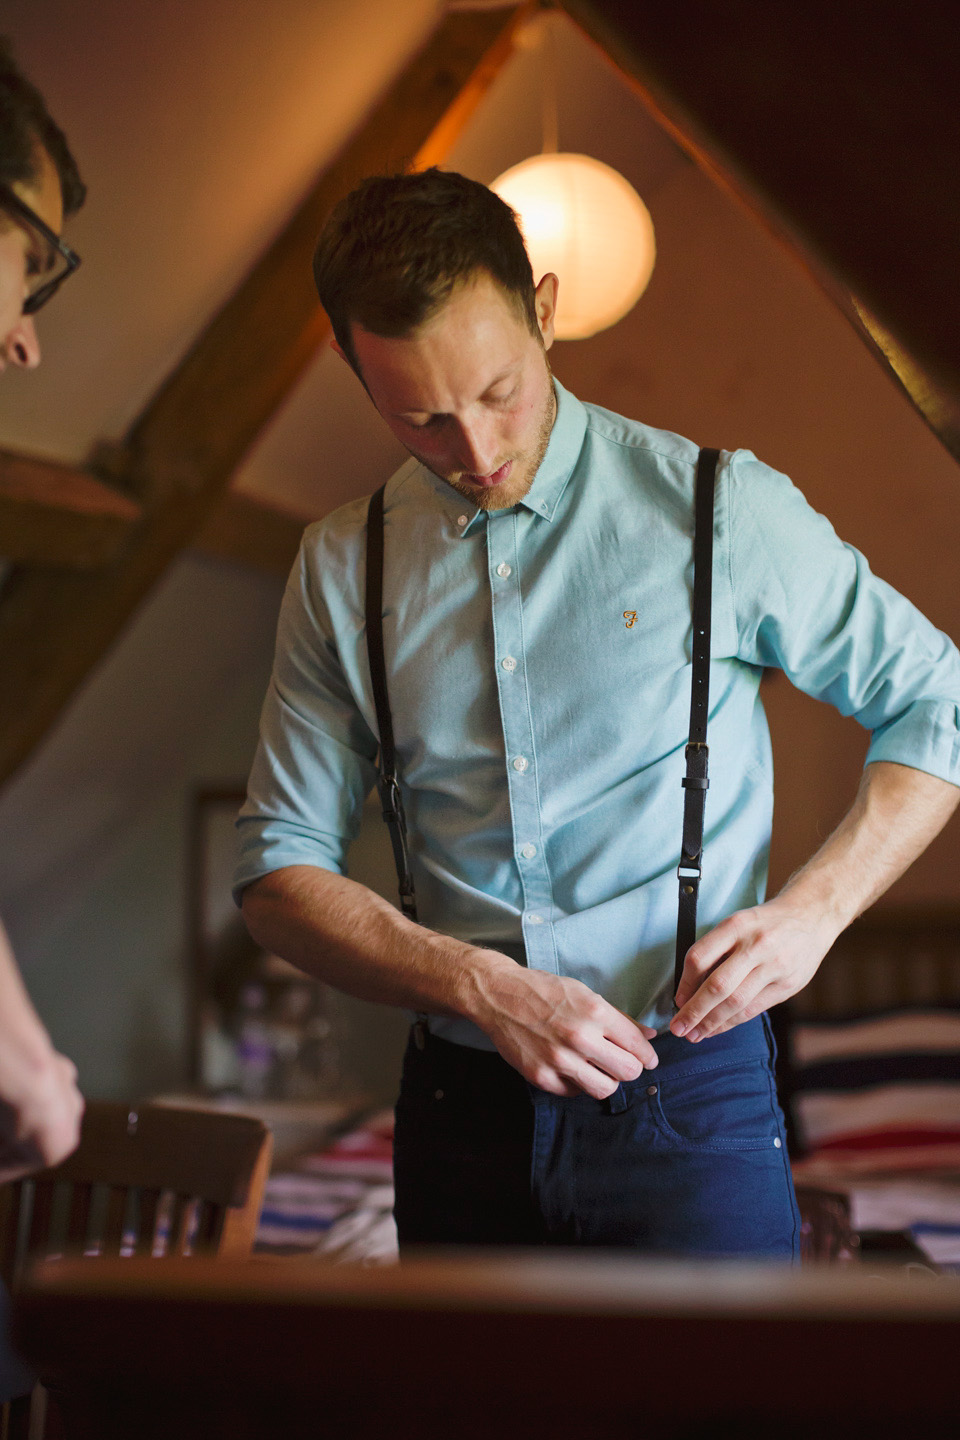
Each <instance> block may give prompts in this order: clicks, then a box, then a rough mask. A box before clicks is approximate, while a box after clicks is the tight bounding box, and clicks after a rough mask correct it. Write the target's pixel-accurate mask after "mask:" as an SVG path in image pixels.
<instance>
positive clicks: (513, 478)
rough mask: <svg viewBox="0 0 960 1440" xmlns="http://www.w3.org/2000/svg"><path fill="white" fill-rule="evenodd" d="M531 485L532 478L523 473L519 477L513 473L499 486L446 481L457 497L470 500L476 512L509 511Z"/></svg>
mask: <svg viewBox="0 0 960 1440" xmlns="http://www.w3.org/2000/svg"><path fill="white" fill-rule="evenodd" d="M532 483H533V477H532V476H530V475H529V474H528V473H527V472H525V471H524V472H522V473H521V474H519V475H518V474H517V473H516V471H514V472H513V473H512V474H510V475H508V476H507V478H506V480H503V481H502V482H501V483H500V484H499V485H471V484H470V482H469V481H468V480H461V479H460V478H459V477H457V478H456V479H450V480H448V481H447V484H448V485H452V486H453V488H454V490H456V492H457V494H458V495H462V496H463V497H464V498H465V499H466V500H472V502H473V503H474V505H476V507H477V509H478V510H509V509H510V507H511V506H512V505H517V504H519V502H520V501H521V500H522V499H523V497H524V496H525V495H526V493H527V491H528V490H529V489H530V486H531V485H532Z"/></svg>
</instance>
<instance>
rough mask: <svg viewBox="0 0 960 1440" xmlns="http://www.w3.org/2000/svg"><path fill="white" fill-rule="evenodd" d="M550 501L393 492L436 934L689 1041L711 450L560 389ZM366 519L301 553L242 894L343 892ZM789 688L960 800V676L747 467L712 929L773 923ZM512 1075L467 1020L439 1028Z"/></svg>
mask: <svg viewBox="0 0 960 1440" xmlns="http://www.w3.org/2000/svg"><path fill="white" fill-rule="evenodd" d="M556 390H557V396H558V402H559V403H558V413H557V419H556V423H555V425H554V428H553V432H552V435H551V438H550V444H549V447H548V449H547V453H546V456H545V457H544V460H543V463H542V464H541V466H540V469H539V471H538V473H537V476H536V479H535V481H534V483H533V486H532V487H531V489H530V491H529V493H528V495H527V496H526V498H525V499H524V500H523V501H521V502H520V503H519V504H518V505H516V506H514V507H513V508H512V509H509V510H502V511H496V512H493V513H491V514H485V513H484V512H482V511H478V510H475V509H474V507H473V505H472V504H471V503H470V502H469V501H467V500H464V499H463V498H462V497H461V496H460V495H458V494H457V493H456V492H455V491H454V490H452V489H451V488H450V486H448V485H447V484H446V483H444V482H443V481H442V480H439V479H437V478H436V476H434V475H433V474H431V472H430V471H429V470H427V469H426V468H425V467H424V466H423V465H421V464H419V463H418V462H417V461H415V460H410V461H409V462H408V463H407V464H406V465H404V466H403V467H402V468H401V469H400V470H399V471H398V472H397V473H396V474H395V475H394V476H393V477H392V479H391V480H390V482H389V483H388V485H387V491H386V522H385V523H386V541H385V544H386V563H385V578H384V641H385V648H386V656H387V675H388V685H389V691H390V700H391V708H392V711H393V716H394V729H395V733H396V742H397V753H398V762H399V767H400V774H401V778H402V783H403V794H404V801H405V805H406V813H407V821H408V825H409V832H410V841H411V849H412V855H413V871H414V878H415V881H416V890H417V901H418V906H419V915H420V919H421V920H422V921H423V922H424V923H425V924H426V925H428V926H430V927H431V928H433V929H435V930H439V931H442V932H443V933H445V934H449V935H453V936H457V937H459V938H461V939H469V940H479V941H483V942H484V943H485V944H488V945H491V946H494V947H496V948H499V949H502V950H504V951H506V953H507V954H509V955H512V956H513V957H514V958H515V959H518V960H521V961H523V960H524V958H525V961H526V963H527V964H528V965H530V966H531V967H533V968H536V969H540V970H548V971H551V972H554V973H556V974H560V975H567V976H574V977H576V978H577V979H579V980H582V981H584V982H585V984H587V985H589V986H590V987H591V988H592V989H594V990H596V991H598V992H599V993H600V994H602V995H604V996H605V997H606V998H607V999H608V1000H610V1001H611V1002H612V1003H613V1004H614V1005H616V1006H618V1007H619V1008H620V1009H622V1010H624V1011H626V1012H627V1013H628V1014H630V1015H632V1016H634V1017H635V1018H637V1019H638V1020H644V1021H646V1022H647V1023H650V1024H655V1025H657V1026H658V1028H663V1027H664V1026H665V1025H666V1024H667V1023H668V1020H669V1016H670V1014H671V988H672V987H671V978H672V969H673V951H674V944H675V935H676V923H677V877H676V870H677V864H678V861H679V852H680V834H681V817H682V809H683V791H682V788H681V784H680V780H681V776H682V775H683V773H684V757H683V752H684V745H685V742H686V739H687V728H688V722H689V705H690V642H691V621H690V607H691V590H692V578H693V562H692V533H693V481H694V471H695V466H696V460H697V447H696V446H695V445H694V444H692V443H691V441H689V440H684V439H682V438H680V437H679V436H676V435H671V434H668V433H666V432H664V431H660V430H652V429H650V428H648V427H647V426H644V425H640V424H638V423H636V422H635V421H632V420H626V419H623V418H622V417H621V416H619V415H614V414H612V413H610V412H609V411H607V410H602V409H600V408H599V407H597V406H595V405H584V404H581V403H580V402H579V401H578V400H576V399H575V398H574V397H573V396H572V395H570V394H569V393H568V392H567V391H565V390H564V389H563V388H562V386H560V385H559V384H557V386H556ZM365 525H366V501H363V500H358V501H355V502H354V503H352V504H349V505H346V506H344V507H343V508H342V509H340V510H337V511H336V512H335V513H334V514H332V515H331V516H329V517H328V518H327V519H326V520H323V521H321V522H320V523H319V524H316V525H312V526H311V527H310V528H309V529H308V530H307V531H306V534H305V535H304V539H303V544H302V546H301V549H300V555H299V557H298V560H297V562H296V564H295V566H294V569H293V572H292V574H291V576H290V581H289V584H288V587H287V592H286V596H285V598H284V602H283V607H282V611H281V616H280V625H279V633H278V641H277V655H276V662H275V666H274V673H273V678H272V681H271V684H270V689H269V692H268V694H267V698H266V702H265V705H264V710H263V719H262V727H261V741H260V746H259V749H258V752H257V756H256V760H255V762H254V766H253V772H252V774H251V777H250V787H249V798H248V801H247V803H246V805H245V806H244V808H243V810H242V811H241V816H240V820H239V822H238V824H239V831H240V841H241V860H240V865H239V870H238V873H237V893H238V894H239V892H240V890H242V888H243V887H244V886H245V885H248V884H249V883H250V882H251V881H252V880H254V879H256V878H257V877H258V876H261V875H263V874H265V873H267V872H269V871H272V870H277V869H279V868H281V867H282V866H286V865H317V866H320V867H322V868H324V869H327V870H332V871H336V872H339V873H344V870H345V857H346V853H347V848H348V846H349V844H350V841H351V839H352V838H353V836H354V835H355V833H356V831H357V828H358V825H359V821H360V814H361V809H362V806H363V801H364V797H365V796H366V795H367V794H368V792H369V790H370V788H371V786H372V784H373V782H374V776H375V758H376V752H377V731H376V718H375V710H374V703H373V696H372V692H371V685H370V673H369V668H368V664H367V656H366V637H365V625H364V575H365V559H364V544H365ZM765 666H778V667H780V668H781V669H783V670H784V671H785V672H786V674H787V675H788V677H789V678H790V680H791V681H792V682H793V683H794V684H795V685H797V686H799V687H800V689H802V690H805V691H807V692H808V693H809V694H811V695H816V696H818V697H819V698H821V699H823V700H827V701H829V702H830V703H831V704H832V705H835V706H836V708H837V709H838V710H840V711H841V712H842V713H843V714H845V715H853V716H854V717H855V718H856V719H857V720H858V721H859V722H860V723H861V724H862V725H864V726H865V727H866V728H867V729H868V730H870V731H872V732H873V735H872V740H871V743H870V749H869V753H868V756H867V759H868V761H871V760H895V761H898V762H900V763H901V764H905V765H910V766H913V767H915V768H916V769H920V770H926V771H929V772H930V773H931V774H933V775H938V776H940V777H942V778H943V779H946V780H950V781H952V782H953V783H954V784H960V733H958V732H960V655H958V653H957V650H956V648H955V647H954V646H953V644H952V643H951V642H950V640H949V639H948V638H947V637H946V636H945V635H943V634H942V633H941V632H940V631H938V630H936V629H935V628H934V627H933V626H932V625H931V624H930V623H929V621H927V620H926V619H925V618H924V617H923V616H922V615H921V614H920V613H919V611H917V610H916V609H915V608H914V607H913V606H912V605H911V604H910V603H909V602H908V601H907V600H905V599H904V598H903V597H902V596H901V595H899V594H897V592H896V591H894V590H892V589H891V588H890V587H889V586H888V585H886V584H884V582H883V581H882V580H878V579H877V578H876V577H875V576H874V575H873V574H872V573H871V571H870V568H869V566H868V565H867V562H866V560H865V559H864V558H863V556H862V555H860V554H859V553H858V552H857V551H856V550H854V549H853V548H852V547H850V546H849V545H844V544H843V543H842V542H841V541H840V540H839V539H838V538H837V536H836V535H835V533H834V531H833V529H832V527H831V526H830V524H829V522H828V521H827V520H826V519H824V517H823V516H821V515H818V514H817V513H816V512H815V511H813V510H812V509H811V508H810V506H809V505H808V504H807V502H806V501H805V500H804V498H803V496H802V495H801V494H800V493H799V491H798V490H796V489H795V488H794V486H793V485H792V484H791V483H790V481H789V480H788V479H787V478H786V477H785V476H783V475H780V474H778V473H777V472H776V471H774V470H771V469H770V468H769V467H768V466H766V465H763V464H761V462H760V461H758V460H757V459H755V457H754V456H753V455H752V454H750V452H749V451H744V450H740V451H736V452H734V453H733V454H727V453H724V454H723V455H722V456H721V466H720V470H719V474H718V484H717V500H716V511H715V549H714V581H713V639H712V661H711V679H710V729H709V736H708V738H709V744H710V790H709V791H708V794H707V808H706V834H705V846H704V866H703V880H702V884H701V888H700V920H701V930H703V929H707V928H709V927H710V926H711V925H713V924H715V923H716V922H717V921H719V920H720V919H721V918H723V917H724V916H726V915H728V914H730V913H731V912H732V911H734V910H738V909H741V908H743V907H744V906H750V905H754V904H756V903H757V902H758V901H760V900H762V899H763V896H764V889H765V884H766V876H767V856H768V850H769V841H770V829H771V820H772V809H773V772H772V759H771V750H770V741H769V735H768V731H767V725H766V720H765V717H764V713H763V708H762V706H761V703H760V699H759V695H758V685H759V681H760V677H761V674H762V672H763V669H764V667H765ZM431 1028H432V1029H433V1030H434V1032H435V1033H437V1034H439V1035H442V1036H445V1037H446V1038H448V1039H453V1040H458V1041H461V1042H463V1043H466V1044H473V1045H478V1046H482V1047H484V1048H489V1045H490V1042H489V1041H488V1040H487V1039H486V1037H485V1036H484V1035H482V1034H481V1032H480V1031H479V1030H477V1029H476V1028H475V1027H474V1026H473V1025H472V1024H470V1022H468V1021H465V1020H460V1019H442V1018H440V1019H437V1018H435V1019H433V1020H432V1021H431Z"/></svg>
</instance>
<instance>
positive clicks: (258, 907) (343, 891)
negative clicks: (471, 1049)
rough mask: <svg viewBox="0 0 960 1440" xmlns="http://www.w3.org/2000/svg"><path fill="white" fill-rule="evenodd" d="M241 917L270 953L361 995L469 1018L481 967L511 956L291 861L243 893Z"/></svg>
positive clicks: (363, 888) (336, 877)
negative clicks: (418, 920)
mask: <svg viewBox="0 0 960 1440" xmlns="http://www.w3.org/2000/svg"><path fill="white" fill-rule="evenodd" d="M243 917H244V920H245V921H246V923H247V926H248V928H249V930H250V933H251V935H252V936H253V938H254V939H255V940H256V941H257V943H258V944H260V945H262V946H263V947H264V948H265V949H267V950H272V951H274V952H275V953H276V954H278V955H282V956H283V958H284V959H285V960H289V961H290V963H291V964H293V965H296V966H298V967H299V968H300V969H301V970H306V971H307V972H308V974H311V975H315V976H316V977H317V978H318V979H320V980H324V981H326V982H327V983H328V984H330V985H333V986H334V987H335V988H336V989H338V990H344V991H346V992H347V993H348V994H350V995H356V996H357V997H358V998H359V999H361V1000H374V1001H378V1002H379V1003H381V1004H384V1005H397V1006H401V1007H403V1008H405V1009H408V1010H425V1011H427V1012H428V1013H430V1014H432V1015H470V1013H471V1011H472V1009H473V1007H474V1004H475V1002H476V994H475V991H476V986H477V980H478V975H479V972H482V971H485V970H489V969H490V968H491V967H492V966H494V965H495V964H496V963H497V959H499V960H502V961H503V962H504V964H509V963H511V962H509V961H508V960H507V957H506V956H499V957H497V956H496V955H495V954H494V953H493V952H488V951H479V950H478V949H477V948H476V947H475V946H472V945H467V944H465V943H464V942H463V941H461V940H454V939H451V938H450V936H447V935H438V934H436V933H435V932H434V931H432V930H427V929H425V928H424V926H422V925H417V924H415V923H414V922H413V921H411V920H408V919H407V918H406V917H405V916H404V915H402V914H401V913H400V911H399V910H397V909H395V908H394V906H393V905H390V904H388V903H387V901H386V900H384V899H383V898H382V897H381V896H379V895H377V894H375V893H374V892H373V891H372V890H368V889H367V887H366V886H364V885H359V884H357V882H356V881H354V880H349V879H347V877H346V876H344V875H336V874H334V873H332V872H331V871H329V870H321V869H318V868H315V867H313V866H309V865H291V866H288V867H286V868H285V869H283V870H277V871H274V872H273V873H272V874H269V875H265V876H263V878H262V879H260V880H257V881H255V882H254V883H253V884H252V885H250V886H249V887H248V888H247V890H246V891H245V892H244V896H243Z"/></svg>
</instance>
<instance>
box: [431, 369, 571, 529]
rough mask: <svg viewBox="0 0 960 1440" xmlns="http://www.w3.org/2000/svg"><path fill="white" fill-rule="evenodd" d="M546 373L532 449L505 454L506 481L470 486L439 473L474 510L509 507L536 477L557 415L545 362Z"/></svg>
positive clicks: (549, 372) (555, 401) (549, 373)
mask: <svg viewBox="0 0 960 1440" xmlns="http://www.w3.org/2000/svg"><path fill="white" fill-rule="evenodd" d="M544 362H545V363H546V356H544ZM547 376H548V378H549V382H550V383H549V386H548V389H547V399H546V404H545V405H544V409H543V414H542V415H541V417H540V426H539V429H538V431H537V438H536V440H535V442H534V445H533V449H532V450H530V451H529V452H528V453H527V455H525V456H524V455H516V456H510V457H509V458H510V459H511V460H512V461H513V465H514V470H513V473H512V474H510V475H508V476H507V478H506V480H504V481H503V482H502V483H501V484H500V485H493V486H491V487H490V488H489V489H483V488H482V487H481V486H479V485H470V484H468V483H467V482H466V481H463V480H460V479H459V477H456V476H447V475H442V476H441V477H440V478H441V479H442V480H445V481H446V483H447V484H448V485H450V486H451V487H452V488H453V489H454V490H456V492H457V494H458V495H462V496H463V497H464V499H465V500H470V501H472V502H473V504H474V505H476V507H477V509H478V510H485V511H488V512H489V511H491V510H509V509H510V508H511V506H513V505H518V504H519V503H520V501H521V500H522V499H523V497H524V496H525V495H526V494H527V492H528V491H529V489H530V487H531V485H532V484H533V482H534V480H535V479H536V478H537V472H538V471H539V469H540V466H541V465H542V464H543V457H544V455H546V453H547V446H548V445H549V444H550V436H551V434H552V432H553V425H554V421H555V419H556V415H557V397H556V392H555V390H554V388H553V374H552V372H551V370H550V366H549V364H547ZM418 458H419V457H418ZM424 463H425V462H424ZM500 463H501V465H503V464H505V463H506V461H501V462H500ZM518 464H519V466H520V468H519V473H518V469H517V467H518ZM427 468H428V469H429V468H430V467H429V466H428V467H427Z"/></svg>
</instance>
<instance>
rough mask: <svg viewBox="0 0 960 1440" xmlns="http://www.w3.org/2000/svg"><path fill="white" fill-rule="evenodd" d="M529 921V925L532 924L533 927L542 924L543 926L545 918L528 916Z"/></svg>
mask: <svg viewBox="0 0 960 1440" xmlns="http://www.w3.org/2000/svg"><path fill="white" fill-rule="evenodd" d="M527 920H528V921H529V923H530V924H531V925H542V924H543V916H542V915H528V916H527Z"/></svg>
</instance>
